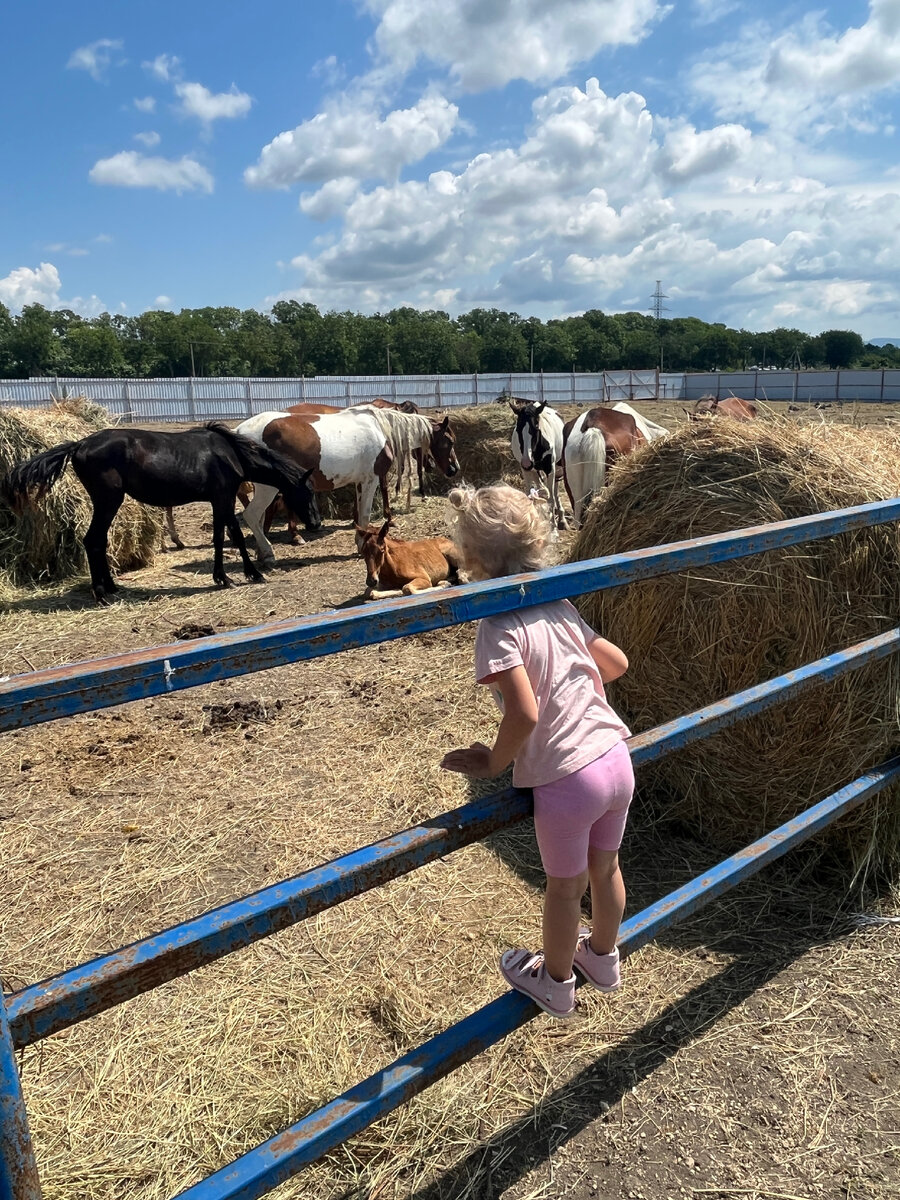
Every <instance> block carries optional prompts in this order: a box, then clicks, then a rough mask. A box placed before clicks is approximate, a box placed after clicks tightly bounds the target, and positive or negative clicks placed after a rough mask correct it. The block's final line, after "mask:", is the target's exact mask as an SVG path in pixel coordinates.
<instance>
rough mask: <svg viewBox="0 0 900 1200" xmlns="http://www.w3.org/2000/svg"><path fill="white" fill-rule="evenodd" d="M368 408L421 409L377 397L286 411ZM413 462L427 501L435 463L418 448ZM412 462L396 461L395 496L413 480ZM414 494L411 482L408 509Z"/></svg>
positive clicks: (409, 402) (406, 402)
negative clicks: (429, 469) (427, 477)
mask: <svg viewBox="0 0 900 1200" xmlns="http://www.w3.org/2000/svg"><path fill="white" fill-rule="evenodd" d="M368 408H392V409H394V411H395V412H403V413H410V414H413V415H418V412H419V407H418V405H416V404H413V402H412V400H404V401H403V402H402V403H401V404H395V403H394V401H393V400H385V399H384V398H383V397H382V396H376V397H375V398H374V399H373V400H364V401H363V400H361V401H359V403H358V404H350V405H347V406H345V407H344V408H339V407H338V406H337V405H335V404H315V403H313V402H309V403H307V402H303V403H301V404H290V405H288V407H287V408H286V409H285V410H284V411H285V412H289V413H299V414H301V415H303V416H311V415H313V414H318V415H320V416H321V415H322V414H325V413H339V412H347V411H348V409H354V410H359V409H368ZM412 462H415V464H416V475H417V477H418V481H419V498H420V499H421V500H424V499H425V468H426V467H433V466H434V462H433V461H432V459H431V457H430V456H429V455H427V454H425V453H424V451H423V450H422V449H421V447H419V446H416V447H414V449H413V451H412ZM412 462H409V461H401V460H400V459H399V458H398V459H396V460H395V462H394V465H395V467H396V469H397V482H396V484H395V485H394V495H395V496H399V495H400V489H401V488H402V486H403V480H404V477H409V479H410V480H411V478H412ZM411 492H412V483H411V482H410V484H409V486H408V487H407V492H406V507H407V508H409V505H410V498H411ZM293 528H295V523H292V531H293ZM266 532H267V533H268V527H266Z"/></svg>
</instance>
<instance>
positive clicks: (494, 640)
mask: <svg viewBox="0 0 900 1200" xmlns="http://www.w3.org/2000/svg"><path fill="white" fill-rule="evenodd" d="M595 637H597V634H596V633H595V632H594V630H593V629H591V627H590V625H587V624H585V622H584V621H582V619H581V617H580V616H579V615H578V612H577V611H576V609H575V607H574V605H572V604H570V603H569V601H568V600H554V601H552V602H551V603H549V604H538V605H535V606H534V607H533V608H522V609H518V610H517V611H515V612H507V613H500V614H499V615H498V616H496V617H485V618H484V619H483V620H482V621H480V622H479V625H478V633H477V635H476V638H475V677H476V679H477V680H478V682H479V683H485V684H490V682H491V678H492V676H494V675H497V674H499V673H500V672H501V671H508V670H509V669H510V668H511V667H519V666H523V667H524V668H525V671H526V673H527V675H528V679H529V682H530V683H531V687H532V689H533V691H534V695H535V698H536V700H537V706H538V722H537V725H536V726H535V728H534V730H533V732H532V733H531V735H530V736H529V738H528V740H527V741H526V742H525V745H524V746H523V747H522V749H521V750H520V751H519V755H518V757H517V758H516V761H515V763H514V764H513V783H514V784H515V785H516V787H538V786H540V785H541V784H544V783H554V782H555V781H556V780H557V779H562V778H563V777H564V776H565V775H571V774H572V772H573V771H578V770H580V769H581V768H582V767H586V766H587V765H588V763H591V762H593V761H594V759H596V758H599V757H600V755H601V754H605V753H606V751H607V750H610V749H611V748H612V747H613V746H614V745H615V744H616V742H620V741H622V739H623V738H627V737H629V736H630V734H629V730H628V727H627V726H626V725H625V724H624V723H623V721H622V720H621V718H620V717H619V716H618V715H617V714H616V713H615V712H614V711H613V709H612V708H610V706H609V704H608V703H607V701H606V692H605V691H604V690H603V680H602V679H601V678H600V672H599V671H598V670H597V664H596V663H595V662H594V660H593V659H592V658H591V656H590V653H589V651H588V648H587V647H588V642H591V641H593V639H594V638H595ZM495 696H496V697H497V700H498V702H499V700H500V696H499V694H498V693H495Z"/></svg>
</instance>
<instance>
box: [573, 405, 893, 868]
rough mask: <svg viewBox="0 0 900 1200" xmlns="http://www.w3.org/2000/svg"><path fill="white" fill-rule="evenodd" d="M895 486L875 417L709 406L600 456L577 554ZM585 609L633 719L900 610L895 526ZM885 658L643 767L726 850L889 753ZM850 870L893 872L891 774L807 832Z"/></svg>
mask: <svg viewBox="0 0 900 1200" xmlns="http://www.w3.org/2000/svg"><path fill="white" fill-rule="evenodd" d="M898 494H900V438H898V436H897V434H896V433H892V432H890V431H886V430H879V431H877V432H875V431H873V430H862V429H856V428H851V427H838V426H833V425H828V426H820V427H800V426H797V425H792V424H789V423H787V422H783V421H777V420H776V421H772V422H768V421H767V422H765V423H763V422H758V423H755V424H753V425H742V424H738V423H736V422H726V421H724V420H720V421H708V422H704V423H702V424H700V425H699V426H697V427H694V428H689V429H686V430H684V431H682V432H681V433H679V434H677V435H676V436H674V437H671V438H669V439H666V440H665V441H662V442H656V443H654V445H652V446H649V447H646V448H645V449H644V450H642V451H640V452H639V453H637V454H635V455H634V456H632V457H630V458H628V459H626V460H624V461H622V462H621V463H620V464H619V465H618V466H617V467H616V468H615V470H614V471H613V472H612V475H611V480H610V485H609V488H608V490H607V493H606V495H605V496H604V497H603V498H602V499H601V500H599V501H595V503H594V504H593V505H592V506H591V509H590V512H589V514H588V518H587V520H586V522H585V526H584V528H583V530H582V532H581V534H580V535H579V537H578V539H577V541H576V543H575V545H574V546H573V549H572V554H571V557H572V559H573V560H579V559H586V558H591V557H595V556H599V555H604V554H610V553H616V552H624V551H628V550H634V549H638V548H640V547H644V546H654V545H659V544H662V543H665V542H674V541H681V540H683V539H686V538H695V537H702V536H705V535H708V534H715V533H722V532H725V531H727V530H731V529H739V528H741V527H743V526H750V525H757V524H762V523H764V522H771V521H781V520H788V519H790V518H794V517H802V516H808V515H810V514H813V513H816V512H825V511H827V510H829V509H838V508H846V507H849V506H852V505H856V504H863V503H867V502H869V501H875V500H884V499H888V498H890V497H893V496H896V495H898ZM579 605H580V607H581V609H582V611H583V612H584V614H585V616H586V618H587V619H588V620H590V621H591V622H592V623H593V624H594V625H595V626H597V627H598V628H600V629H601V630H602V631H603V632H604V634H605V635H606V636H608V637H610V638H611V639H612V640H614V641H616V642H618V643H620V644H621V645H622V646H623V647H624V648H625V649H626V651H627V653H628V656H629V659H630V661H631V667H630V669H629V672H628V674H627V675H626V676H625V677H624V678H623V679H622V680H621V681H620V682H619V683H617V684H616V685H615V692H614V702H615V703H616V704H617V705H618V707H619V708H620V709H621V710H622V712H623V714H625V715H626V718H627V719H628V720H629V722H630V723H631V724H632V727H633V729H634V730H635V731H640V730H644V729H648V728H650V727H651V726H653V725H655V724H658V723H660V722H662V721H667V720H669V719H671V718H674V717H678V716H680V715H683V714H684V713H687V712H690V711H691V710H693V709H696V708H700V707H702V706H703V705H705V704H709V703H711V702H713V701H716V700H720V699H723V698H724V697H726V696H728V695H730V694H731V693H733V692H737V691H739V690H741V689H743V688H747V687H750V686H752V685H754V684H758V683H762V682H763V681H765V680H767V679H770V678H772V677H773V676H776V675H779V674H781V673H783V672H785V671H789V670H792V669H794V668H796V667H799V666H801V665H802V664H803V663H806V662H809V661H811V660H813V659H817V658H820V657H823V656H824V655H826V654H829V653H832V652H834V651H836V650H840V649H843V648H845V647H848V646H851V645H853V644H854V643H856V642H858V641H861V640H863V639H865V638H869V637H872V636H874V635H876V634H879V633H883V632H885V631H886V630H889V629H891V628H893V627H894V626H896V625H897V623H898V617H900V533H898V528H897V525H896V524H890V525H883V526H877V527H873V528H869V529H863V530H859V531H856V532H852V533H846V534H842V535H840V536H839V537H835V538H828V539H824V540H821V541H816V542H812V543H808V544H806V545H802V546H797V547H793V548H789V549H784V550H773V551H770V552H768V553H766V554H765V555H761V556H759V555H758V556H754V557H752V558H746V559H738V560H734V561H732V562H727V563H722V564H720V565H717V566H709V567H703V568H698V569H695V570H692V571H686V572H683V573H681V574H676V575H666V576H662V577H660V578H658V579H653V580H649V581H647V582H644V583H637V584H632V585H630V586H628V587H623V588H616V589H611V590H607V591H604V592H599V593H595V594H593V595H590V596H585V597H583V598H582V600H581V601H580V602H579ZM898 701H900V663H898V659H897V656H896V655H895V656H892V657H890V658H888V659H886V660H882V661H881V662H879V663H876V664H875V665H873V666H871V667H869V668H865V669H862V670H856V671H851V672H849V673H848V674H846V675H844V676H843V677H842V678H841V679H839V680H836V681H835V682H833V683H831V684H828V685H825V686H822V687H817V688H814V689H812V690H811V691H809V692H807V693H805V694H804V695H803V696H801V697H800V698H798V699H796V700H793V701H790V702H787V703H784V704H780V705H778V706H777V707H775V708H772V709H770V710H768V711H767V712H765V713H763V714H760V715H759V716H757V717H754V718H751V719H748V720H743V721H740V722H739V723H738V724H736V725H734V726H732V727H731V728H729V729H726V730H723V731H722V732H720V733H718V734H717V735H715V736H714V737H712V738H708V739H706V740H704V741H701V742H698V743H696V744H695V745H694V746H691V747H688V748H686V749H685V750H682V751H680V752H678V753H677V754H674V755H670V756H669V757H668V758H666V759H664V760H663V761H662V762H661V763H660V764H659V765H658V766H657V767H655V768H652V769H651V771H650V772H648V773H647V774H644V777H643V782H644V783H645V784H648V785H649V786H648V790H650V789H651V788H652V782H651V780H650V778H649V776H650V775H653V776H654V777H655V781H656V782H662V783H663V785H664V787H665V789H666V790H669V791H673V792H674V793H675V794H676V798H675V799H674V800H673V801H672V807H670V808H669V809H667V812H668V813H669V814H670V815H672V816H677V817H679V818H681V819H683V820H685V821H687V822H688V823H689V824H690V825H691V826H692V827H693V828H695V829H697V830H698V831H699V832H700V833H701V834H702V835H703V836H705V837H707V838H708V839H710V840H711V841H713V842H714V843H715V844H716V845H718V846H721V847H722V848H723V849H727V850H733V849H735V848H737V847H739V846H742V845H745V844H746V843H747V842H749V841H750V840H752V839H753V838H755V837H758V836H760V835H761V834H763V833H764V832H766V831H768V830H769V829H772V828H774V827H775V826H776V825H779V824H781V823H782V822H783V821H786V820H789V819H790V818H791V817H793V816H795V815H796V814H797V813H799V812H800V811H802V810H803V809H805V808H806V807H808V806H809V805H811V804H813V803H815V802H816V801H818V800H820V799H822V798H823V797H824V796H825V795H828V794H830V793H831V792H832V791H835V790H836V789H837V788H838V787H840V786H843V785H844V784H846V783H848V782H849V781H851V780H852V779H855V778H856V777H857V776H858V775H860V774H862V773H863V771H865V770H866V769H867V768H869V767H871V766H874V765H876V764H878V763H880V762H881V761H883V760H884V759H886V758H888V757H889V756H890V755H891V754H892V752H893V751H894V750H895V749H896V747H897V742H898V736H897V734H898ZM819 845H821V847H822V849H823V851H824V850H827V851H828V852H829V854H833V855H835V856H837V857H838V859H839V860H840V861H841V863H842V864H843V866H844V869H845V870H848V873H849V874H851V875H852V876H853V877H854V878H856V879H859V878H861V877H863V876H864V875H865V874H867V873H868V872H870V871H874V872H875V873H876V874H877V875H879V876H883V875H886V876H887V877H889V878H891V879H896V878H897V877H898V876H900V804H898V798H897V792H896V790H895V789H891V790H887V791H883V792H882V793H880V794H879V795H878V796H875V797H873V798H871V799H869V800H868V801H867V802H866V804H865V805H864V806H863V807H862V808H861V809H858V810H856V812H855V813H854V814H852V815H851V816H850V817H848V818H847V819H845V820H844V821H842V822H839V823H838V824H837V825H833V826H831V827H830V828H829V830H827V831H826V832H825V833H824V834H823V835H822V838H821V840H820V843H819Z"/></svg>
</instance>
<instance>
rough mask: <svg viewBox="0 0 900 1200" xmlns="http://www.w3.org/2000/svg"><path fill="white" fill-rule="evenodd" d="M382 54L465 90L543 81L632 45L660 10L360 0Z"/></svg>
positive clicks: (640, 2) (651, 6)
mask: <svg viewBox="0 0 900 1200" xmlns="http://www.w3.org/2000/svg"><path fill="white" fill-rule="evenodd" d="M363 2H364V4H365V7H366V8H367V9H368V11H369V12H370V13H372V14H373V15H374V16H375V17H377V18H378V22H379V23H378V27H377V29H376V32H375V44H376V47H377V50H378V52H379V55H380V57H381V59H382V60H384V61H387V62H390V63H392V64H393V65H395V66H396V67H397V68H399V69H400V70H401V71H404V72H406V71H409V70H411V69H412V68H413V66H415V64H416V62H417V61H418V60H419V59H428V60H430V61H431V62H433V63H437V64H439V65H440V66H443V67H446V68H448V69H449V70H450V73H451V75H452V77H453V78H454V79H455V80H457V81H458V83H459V84H460V86H461V87H462V88H463V89H465V90H466V91H481V90H483V89H485V88H494V87H503V86H504V85H505V84H507V83H509V82H510V80H513V79H525V80H529V81H530V82H533V83H550V82H552V81H554V80H556V79H559V78H560V77H561V76H564V75H566V74H567V73H568V72H569V71H570V70H571V69H572V67H574V66H576V65H577V64H578V63H583V62H587V61H589V60H590V59H591V58H593V57H594V55H596V54H597V53H598V52H599V51H600V50H601V49H603V48H604V47H605V46H616V45H634V44H636V43H637V42H639V41H641V40H642V39H643V38H644V37H645V36H646V35H647V34H648V33H649V31H650V28H651V26H652V25H653V23H654V21H656V20H658V19H659V18H660V17H661V16H662V15H664V14H665V13H666V12H667V11H668V5H663V4H661V3H659V0H555V3H553V4H548V3H547V2H546V0H457V2H455V3H440V4H437V3H435V2H434V0H363Z"/></svg>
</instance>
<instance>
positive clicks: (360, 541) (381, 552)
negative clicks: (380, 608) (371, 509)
mask: <svg viewBox="0 0 900 1200" xmlns="http://www.w3.org/2000/svg"><path fill="white" fill-rule="evenodd" d="M392 523H393V522H392V520H391V518H390V517H388V519H387V520H386V521H385V522H384V524H383V525H382V526H381V528H380V529H379V528H378V526H377V525H367V526H366V528H365V529H363V527H362V526H361V525H357V526H356V548H357V550H358V551H359V553H360V557H361V558H362V559H363V560H364V562H365V564H366V587H367V588H369V589H371V588H377V587H378V578H379V575H380V574H381V568H382V567H383V566H384V559H385V555H386V554H387V550H386V547H385V544H384V539H385V538H386V537H387V531H388V529H389V528H390V527H391V525H392Z"/></svg>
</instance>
